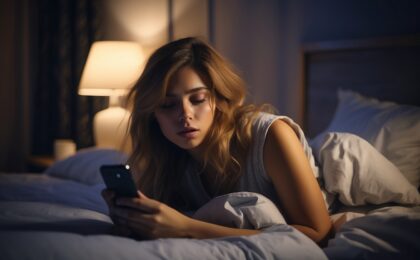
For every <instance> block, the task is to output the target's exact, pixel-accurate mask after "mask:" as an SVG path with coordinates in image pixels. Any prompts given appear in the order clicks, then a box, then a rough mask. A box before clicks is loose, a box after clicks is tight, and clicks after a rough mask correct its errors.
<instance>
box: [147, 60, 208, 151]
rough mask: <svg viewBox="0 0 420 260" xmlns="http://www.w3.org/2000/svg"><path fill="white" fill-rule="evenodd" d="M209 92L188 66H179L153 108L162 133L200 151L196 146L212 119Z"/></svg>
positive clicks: (178, 142) (185, 146)
mask: <svg viewBox="0 0 420 260" xmlns="http://www.w3.org/2000/svg"><path fill="white" fill-rule="evenodd" d="M214 113H215V105H214V104H212V98H211V93H210V91H209V89H208V87H207V86H206V85H205V84H204V83H203V81H202V80H201V78H200V77H199V75H198V74H197V73H196V72H195V71H194V70H193V69H192V68H190V67H184V68H182V69H180V70H179V71H178V72H177V74H176V75H175V76H174V80H173V81H172V83H171V84H170V85H169V86H168V90H167V93H166V96H165V98H164V101H163V102H162V103H161V104H160V105H159V107H158V109H156V111H155V116H156V119H157V122H158V123H159V126H160V129H161V131H162V133H163V135H164V136H165V137H166V138H167V139H168V140H169V141H171V142H172V143H174V144H175V145H177V146H179V147H180V148H183V149H186V150H189V152H191V153H192V154H193V155H199V154H197V153H199V150H200V149H199V146H200V144H201V143H202V142H203V140H204V138H205V137H206V135H207V133H208V131H209V129H210V127H211V125H212V123H213V119H214Z"/></svg>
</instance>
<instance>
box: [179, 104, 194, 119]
mask: <svg viewBox="0 0 420 260" xmlns="http://www.w3.org/2000/svg"><path fill="white" fill-rule="evenodd" d="M180 110H181V111H180V113H179V121H185V120H187V119H192V106H191V104H190V103H189V102H188V101H182V104H181V109H180Z"/></svg>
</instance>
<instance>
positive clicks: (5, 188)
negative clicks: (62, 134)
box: [0, 174, 327, 259]
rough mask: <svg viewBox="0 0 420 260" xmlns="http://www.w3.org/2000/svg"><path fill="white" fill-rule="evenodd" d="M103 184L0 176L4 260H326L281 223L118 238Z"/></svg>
mask: <svg viewBox="0 0 420 260" xmlns="http://www.w3.org/2000/svg"><path fill="white" fill-rule="evenodd" d="M102 188H103V186H101V185H93V186H89V185H85V184H81V183H77V182H74V181H70V180H65V179H59V178H55V177H51V176H45V175H33V174H7V175H5V174H0V252H1V254H2V258H3V257H4V259H49V258H57V259H134V258H136V259H292V258H293V259H327V258H326V256H325V253H324V252H323V251H322V249H321V248H320V247H318V246H317V245H316V244H315V243H314V242H313V241H312V240H310V239H309V238H308V237H306V236H305V235H303V234H302V233H300V232H299V231H297V230H296V229H294V228H292V227H290V226H288V225H285V224H278V225H272V226H271V227H269V228H266V229H265V230H264V232H262V233H261V234H258V235H253V236H242V237H226V238H220V239H201V240H200V239H158V240H149V241H139V240H135V239H132V238H127V237H121V236H116V235H113V234H112V222H111V220H110V219H109V217H108V216H107V210H106V206H105V204H104V202H103V201H102V198H101V197H100V190H101V189H102ZM302 248H304V249H305V250H302Z"/></svg>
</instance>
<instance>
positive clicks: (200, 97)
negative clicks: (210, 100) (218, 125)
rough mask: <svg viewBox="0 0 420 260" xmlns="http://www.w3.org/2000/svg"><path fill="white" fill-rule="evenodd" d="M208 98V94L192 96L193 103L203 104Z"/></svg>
mask: <svg viewBox="0 0 420 260" xmlns="http://www.w3.org/2000/svg"><path fill="white" fill-rule="evenodd" d="M206 100H207V95H198V96H194V97H191V103H193V104H201V103H203V102H205V101H206Z"/></svg>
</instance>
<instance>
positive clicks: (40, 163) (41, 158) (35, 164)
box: [27, 155, 55, 172]
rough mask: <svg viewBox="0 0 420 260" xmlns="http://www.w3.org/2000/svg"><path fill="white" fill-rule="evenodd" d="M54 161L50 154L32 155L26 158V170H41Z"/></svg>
mask: <svg viewBox="0 0 420 260" xmlns="http://www.w3.org/2000/svg"><path fill="white" fill-rule="evenodd" d="M54 162H55V160H54V156H52V155H33V156H29V158H28V160H27V171H29V172H43V171H45V169H47V168H48V167H50V166H51V165H52V164H53V163H54Z"/></svg>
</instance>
